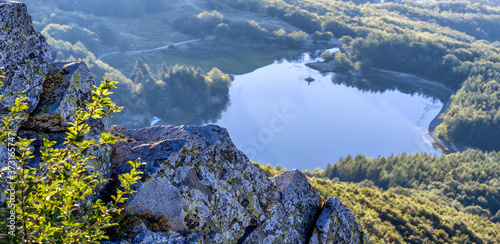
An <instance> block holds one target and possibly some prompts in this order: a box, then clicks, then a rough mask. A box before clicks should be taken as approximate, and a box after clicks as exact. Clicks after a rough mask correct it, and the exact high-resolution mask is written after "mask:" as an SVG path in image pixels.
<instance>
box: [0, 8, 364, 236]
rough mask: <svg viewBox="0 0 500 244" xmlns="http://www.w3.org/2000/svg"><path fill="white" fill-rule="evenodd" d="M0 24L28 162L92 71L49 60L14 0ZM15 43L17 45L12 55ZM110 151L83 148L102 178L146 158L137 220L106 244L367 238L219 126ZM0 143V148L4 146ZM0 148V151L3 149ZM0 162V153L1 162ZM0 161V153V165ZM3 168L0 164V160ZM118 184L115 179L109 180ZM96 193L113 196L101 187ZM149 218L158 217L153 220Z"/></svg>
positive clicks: (76, 101)
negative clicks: (24, 110)
mask: <svg viewBox="0 0 500 244" xmlns="http://www.w3.org/2000/svg"><path fill="white" fill-rule="evenodd" d="M0 21H1V22H0V23H2V24H3V28H2V32H0V33H1V34H2V36H1V38H3V40H5V42H3V41H2V42H1V44H0V45H1V46H0V47H1V48H2V49H1V50H0V55H1V56H0V58H1V60H0V64H1V65H2V67H3V70H4V72H3V73H4V75H5V76H6V79H5V81H6V83H5V84H4V85H3V86H2V87H1V92H0V94H3V95H7V96H6V97H5V100H4V101H2V106H6V105H9V104H12V102H13V98H15V97H16V96H19V94H20V93H22V92H25V93H27V94H28V97H29V99H30V100H29V103H30V110H29V111H28V112H29V114H28V116H27V117H26V120H25V121H24V122H23V123H21V126H20V129H19V131H18V135H19V136H21V137H24V138H34V139H36V140H35V142H34V143H33V144H32V145H33V147H34V151H35V156H37V157H35V159H34V160H33V165H34V166H37V161H39V160H40V158H39V156H40V155H37V154H36V151H37V149H38V148H39V147H40V146H41V141H42V139H44V138H45V139H49V140H52V141H57V144H56V145H55V147H62V146H63V142H64V139H65V136H66V134H65V128H66V126H67V125H68V123H69V122H71V121H74V118H73V116H74V114H75V113H76V111H77V108H78V107H81V106H82V105H83V104H84V102H85V101H86V100H87V99H89V98H90V96H91V87H92V85H94V83H95V82H94V80H93V78H92V74H91V73H90V71H89V70H88V68H87V66H86V65H85V64H84V63H82V62H74V63H55V64H52V65H51V66H50V67H49V66H48V63H50V62H52V60H53V58H54V57H53V56H54V54H53V52H52V51H51V50H50V48H49V47H48V46H47V45H46V43H45V42H44V39H43V37H41V36H40V35H39V34H37V33H36V32H34V30H33V28H32V27H31V19H30V18H29V16H28V15H27V13H26V7H25V6H24V4H22V3H18V2H14V1H2V0H0ZM13 48H16V49H18V50H19V51H17V52H16V49H13ZM89 123H90V124H91V127H92V130H91V132H90V133H87V134H86V135H85V137H86V138H85V139H87V140H90V139H96V140H98V139H99V138H100V134H101V132H103V131H104V125H103V123H102V122H101V121H98V120H92V121H89ZM109 132H111V133H113V134H115V135H116V136H117V137H122V138H123V139H124V140H123V141H120V142H119V143H117V144H116V145H114V146H113V147H112V148H111V147H110V148H99V149H96V150H93V151H88V152H87V153H89V154H91V155H94V156H96V157H97V158H96V159H95V160H94V161H92V162H89V164H93V165H94V167H95V168H96V170H98V171H99V173H101V175H103V176H104V177H105V178H108V177H110V178H111V179H117V178H118V176H119V175H120V174H122V173H125V172H128V171H129V170H130V168H129V167H130V166H129V165H128V164H127V161H129V160H135V159H137V158H140V160H141V161H144V162H146V163H147V164H146V165H145V166H143V167H142V168H140V170H141V171H143V172H144V175H143V177H142V179H141V180H140V182H139V183H138V184H136V185H135V186H134V187H135V189H136V190H137V192H136V194H134V195H133V196H131V197H130V198H129V200H128V202H127V205H126V208H125V212H126V213H127V214H128V216H129V217H130V218H131V219H132V218H133V219H134V220H137V222H134V225H133V226H132V227H131V228H130V231H129V233H127V234H128V235H127V237H126V240H125V239H123V240H113V241H103V242H102V244H105V243H108V244H109V243H120V244H126V243H142V244H146V243H364V242H366V241H367V237H366V235H365V234H363V232H362V231H361V228H360V227H359V225H357V224H356V221H355V218H354V216H353V215H352V213H351V212H350V211H349V210H348V209H347V208H345V207H344V206H343V205H342V204H341V203H340V201H339V200H338V199H333V198H331V199H329V200H328V201H327V202H326V204H323V201H322V199H321V197H320V196H319V194H318V193H317V192H316V190H315V189H314V188H313V187H312V186H311V185H310V184H309V182H308V181H307V178H306V177H305V175H304V174H302V172H300V171H298V170H291V171H287V172H284V173H282V174H279V175H277V176H275V177H273V178H268V177H266V175H265V174H264V173H263V172H262V171H260V170H259V169H258V168H256V167H255V166H254V165H253V164H251V163H250V161H249V160H248V158H247V157H246V156H245V155H244V154H243V153H242V152H241V151H239V150H238V149H237V148H236V147H235V145H234V144H233V143H232V141H231V139H230V137H229V135H228V132H227V131H226V130H225V129H224V128H221V127H219V126H215V125H208V126H157V127H150V128H143V129H137V130H129V129H126V128H125V127H122V126H113V127H112V128H111V129H110V131H109ZM3 149H5V148H3ZM3 149H2V148H0V151H1V150H3ZM0 159H1V158H0ZM2 162H5V160H4V159H2V161H0V164H1V163H2ZM0 166H1V165H0ZM115 182H116V181H115ZM102 190H103V191H102V192H100V194H101V196H104V197H105V196H106V195H108V194H111V193H112V192H113V191H115V190H116V186H115V185H113V184H109V185H108V186H107V188H105V189H102ZM152 219H153V220H154V221H156V222H154V223H152V222H151V221H152Z"/></svg>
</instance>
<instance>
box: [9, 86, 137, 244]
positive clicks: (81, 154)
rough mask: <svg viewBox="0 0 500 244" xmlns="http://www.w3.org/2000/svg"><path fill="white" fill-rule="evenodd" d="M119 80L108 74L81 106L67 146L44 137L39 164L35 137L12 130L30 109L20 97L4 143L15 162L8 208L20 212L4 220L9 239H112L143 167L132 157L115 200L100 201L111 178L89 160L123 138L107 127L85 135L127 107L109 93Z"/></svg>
mask: <svg viewBox="0 0 500 244" xmlns="http://www.w3.org/2000/svg"><path fill="white" fill-rule="evenodd" d="M115 84H116V82H113V81H109V80H107V79H105V80H104V81H103V82H102V84H101V85H100V86H99V87H96V86H94V88H95V90H94V91H93V96H92V99H91V100H90V101H88V102H87V103H86V106H85V109H84V108H79V109H78V110H77V112H76V113H75V115H74V117H75V121H74V122H72V123H70V126H69V127H68V129H67V137H66V141H65V142H64V144H63V145H64V148H62V149H58V148H53V146H54V145H55V143H56V142H50V141H48V140H46V139H44V142H43V146H42V147H41V148H40V152H41V154H42V158H41V162H39V166H38V167H36V168H35V167H31V166H30V165H29V164H28V161H29V160H30V159H32V158H33V157H34V156H33V152H32V151H31V149H30V145H31V143H32V142H33V139H31V140H28V139H24V138H20V137H16V136H15V135H14V133H15V132H14V130H13V129H12V128H13V127H18V121H19V120H20V119H21V114H23V113H24V112H25V111H26V110H27V109H28V105H27V104H26V103H25V101H26V98H25V97H20V98H17V99H16V102H15V105H14V106H11V107H10V115H9V116H5V117H4V118H2V119H1V122H0V123H1V127H0V143H1V144H2V145H3V146H6V147H7V148H8V152H9V163H8V165H7V167H4V168H3V169H2V170H1V172H2V174H3V179H4V180H7V182H3V184H4V186H6V188H5V189H7V190H6V191H5V194H7V196H8V198H7V200H6V201H5V203H4V206H3V210H4V211H5V210H7V209H8V210H9V211H8V212H7V214H8V215H9V216H14V217H15V221H14V222H15V223H13V225H10V224H11V222H8V223H3V222H2V223H0V229H2V234H3V235H4V236H2V239H4V240H7V243H9V242H10V243H98V241H99V240H103V239H107V238H108V237H107V236H106V234H105V232H104V230H105V229H107V228H109V227H111V226H115V225H116V223H115V222H116V221H115V220H114V219H113V217H112V216H118V215H120V213H121V212H122V210H123V208H122V207H120V206H121V205H122V204H123V203H124V202H125V200H126V199H127V196H128V195H130V194H133V193H134V192H135V191H134V190H132V188H131V186H132V185H133V184H135V183H137V181H138V180H139V179H140V176H139V175H140V174H141V172H140V171H138V170H137V167H139V166H141V165H142V164H141V163H140V162H139V161H137V160H136V161H135V162H129V163H130V164H131V166H132V170H131V171H130V173H127V174H123V175H120V176H119V180H120V183H121V187H122V189H117V192H116V195H114V196H111V198H112V199H113V200H112V201H111V202H109V203H104V202H103V201H102V200H101V199H97V200H94V199H95V195H94V192H96V190H98V189H100V188H101V187H102V186H103V183H105V182H106V179H103V177H102V176H101V175H100V174H99V173H98V172H97V171H96V170H95V169H94V167H93V166H92V165H89V162H91V161H93V160H94V159H95V158H96V157H95V156H88V155H87V154H86V152H87V151H88V150H90V149H92V148H98V147H107V146H110V145H111V144H114V143H116V142H117V140H116V139H115V138H114V137H113V136H111V135H109V134H108V133H105V132H103V133H101V139H99V140H98V141H96V140H85V139H84V135H85V134H86V133H88V132H89V131H90V129H91V128H90V125H89V122H90V121H91V120H99V119H102V118H104V117H111V114H112V113H115V112H119V111H120V110H121V109H122V107H118V106H116V104H115V103H113V102H112V101H111V99H110V98H109V97H108V95H110V94H111V92H110V91H109V90H110V89H112V88H115ZM5 219H7V218H5Z"/></svg>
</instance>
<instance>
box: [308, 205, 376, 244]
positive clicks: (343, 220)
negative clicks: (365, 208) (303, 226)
mask: <svg viewBox="0 0 500 244" xmlns="http://www.w3.org/2000/svg"><path fill="white" fill-rule="evenodd" d="M309 243H310V244H323V243H332V244H333V243H355V244H361V243H363V244H365V243H368V235H367V234H365V233H364V232H363V231H362V230H361V226H359V225H358V224H357V223H356V218H355V217H354V215H353V214H352V213H351V211H350V210H349V209H348V208H347V207H346V206H344V205H343V204H342V203H341V202H340V200H339V199H338V198H336V197H335V198H332V197H331V198H329V199H328V201H326V203H325V206H323V210H322V211H321V215H320V216H319V218H318V221H317V222H316V226H315V227H314V230H313V233H312V236H311V239H310V241H309Z"/></svg>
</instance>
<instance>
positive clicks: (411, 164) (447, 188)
mask: <svg viewBox="0 0 500 244" xmlns="http://www.w3.org/2000/svg"><path fill="white" fill-rule="evenodd" d="M499 162H500V153H498V152H491V153H483V152H481V151H477V150H468V151H465V152H463V153H456V154H449V155H442V156H439V157H437V156H434V155H429V154H425V153H417V154H414V155H407V154H405V153H403V154H398V155H396V156H389V157H380V158H376V159H373V158H368V157H365V156H364V155H358V156H356V157H354V158H353V157H351V156H347V157H346V158H343V159H340V161H339V162H337V163H336V164H335V165H332V164H328V165H327V167H326V169H324V170H315V171H313V172H307V174H308V175H309V176H315V177H323V178H328V179H334V178H338V179H339V180H340V181H346V182H361V181H363V180H370V181H372V182H373V183H374V185H376V186H378V187H380V188H382V189H385V190H387V189H389V188H391V187H396V186H400V187H403V188H408V189H415V190H422V191H428V192H432V194H433V196H430V198H440V200H441V201H443V202H448V203H449V204H450V205H451V206H453V207H455V208H457V209H460V210H462V211H464V212H469V213H472V214H477V215H482V216H485V217H488V218H490V219H491V220H493V221H496V222H500V180H499V179H500V164H499Z"/></svg>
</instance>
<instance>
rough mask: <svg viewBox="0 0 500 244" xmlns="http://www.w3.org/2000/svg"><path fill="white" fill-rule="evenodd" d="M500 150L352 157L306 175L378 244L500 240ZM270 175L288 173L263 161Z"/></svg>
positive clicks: (280, 167) (263, 167) (371, 240)
mask: <svg viewBox="0 0 500 244" xmlns="http://www.w3.org/2000/svg"><path fill="white" fill-rule="evenodd" d="M499 160H500V153H498V152H492V153H484V152H482V151H479V150H468V151H465V152H463V153H454V154H448V155H442V156H439V157H437V156H435V155H429V154H425V153H419V154H415V155H407V154H404V153H403V154H398V155H395V156H389V157H380V158H367V157H365V156H364V155H357V156H355V157H351V156H348V157H346V158H343V159H341V160H340V161H339V162H337V163H336V164H335V165H332V164H329V165H328V166H327V167H326V169H325V170H320V169H316V170H314V171H312V172H311V171H307V170H304V171H303V172H304V173H305V174H306V175H307V176H308V178H309V182H310V183H311V184H312V185H313V186H314V187H315V188H316V189H318V191H319V192H320V193H321V194H322V195H323V196H325V197H329V196H335V197H338V198H340V200H341V201H342V203H343V204H345V205H346V206H348V207H349V209H351V210H352V211H353V213H354V215H355V216H356V219H357V221H358V223H360V225H361V226H362V227H363V228H364V229H365V230H366V231H367V232H368V233H369V235H370V243H498V240H499V238H500V209H499V206H500V204H499V200H500V191H499V189H500V181H499V178H500V166H499V164H498V162H499ZM254 164H255V165H257V166H258V167H260V168H261V169H262V170H264V172H266V174H267V175H268V176H274V175H276V174H278V173H280V172H283V171H285V170H286V169H285V168H283V167H282V166H279V165H278V166H275V167H273V166H271V165H269V164H258V163H254Z"/></svg>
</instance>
